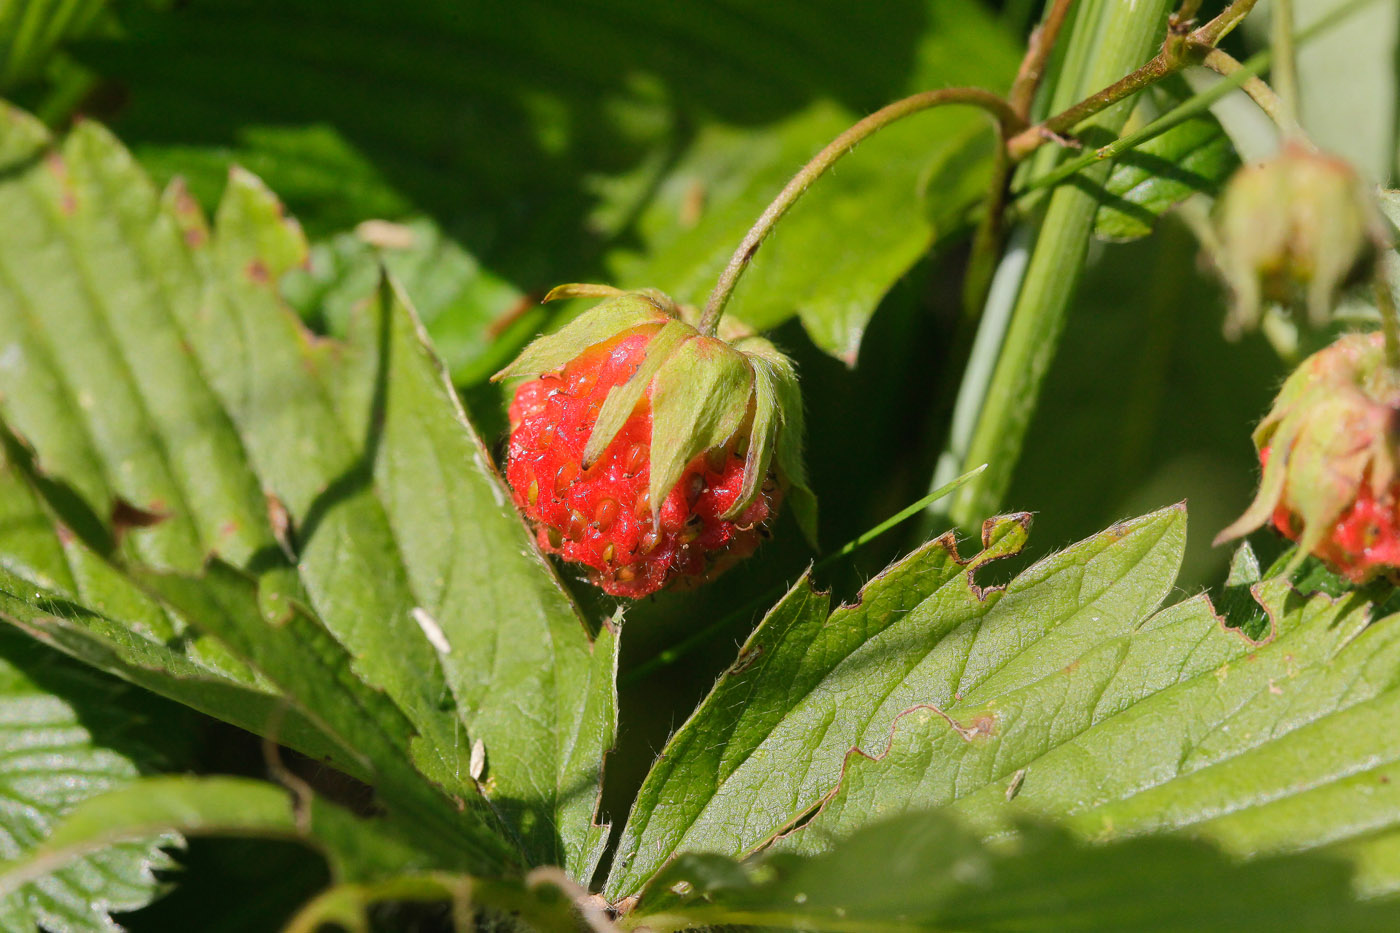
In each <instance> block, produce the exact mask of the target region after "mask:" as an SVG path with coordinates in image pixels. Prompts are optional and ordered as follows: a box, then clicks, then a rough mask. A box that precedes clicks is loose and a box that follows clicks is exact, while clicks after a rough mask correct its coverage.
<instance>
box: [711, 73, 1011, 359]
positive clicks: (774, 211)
mask: <svg viewBox="0 0 1400 933" xmlns="http://www.w3.org/2000/svg"><path fill="white" fill-rule="evenodd" d="M950 105H963V106H971V107H980V108H981V109H983V110H985V111H987V112H988V113H990V114H991V115H992V116H993V117H995V118H996V120H997V127H998V132H999V134H1000V138H1001V139H1005V138H1006V137H1007V136H1009V135H1010V134H1011V133H1013V132H1016V131H1018V130H1019V129H1020V128H1021V127H1022V126H1023V125H1024V122H1025V121H1024V120H1022V119H1021V117H1020V115H1019V114H1017V113H1016V111H1014V110H1012V109H1011V105H1010V104H1009V103H1007V102H1006V101H1005V100H1004V99H1002V98H1000V97H998V96H997V95H995V94H993V93H992V92H990V91H984V90H982V89H980V88H967V87H949V88H938V89H936V90H932V91H924V92H922V93H919V94H914V95H911V96H909V97H906V98H904V99H903V100H897V101H895V102H894V103H892V104H886V105H885V106H884V107H881V108H880V109H879V110H877V111H875V112H874V113H872V114H870V115H869V116H868V117H865V118H864V119H863V120H861V121H859V122H858V123H856V124H854V125H853V126H852V127H851V128H850V129H848V130H846V131H845V132H844V133H842V134H841V135H840V136H837V137H836V138H835V139H833V140H832V141H831V142H830V143H828V144H827V145H826V147H825V148H824V149H822V151H821V152H818V153H817V154H816V155H815V156H813V157H812V159H811V161H810V162H808V163H807V164H806V165H804V166H803V167H802V169H801V171H799V172H798V173H797V174H796V175H794V176H793V177H792V180H791V181H789V182H788V183H787V185H786V186H785V187H784V188H783V190H782V191H780V192H778V195H777V197H775V198H774V199H773V202H772V203H771V204H769V205H768V207H767V209H766V210H764V212H763V213H762V214H761V215H760V216H759V218H758V220H756V221H754V224H753V226H752V227H750V228H749V232H748V233H747V234H746V235H745V236H744V239H743V241H741V242H740V243H739V246H738V248H737V249H735V250H734V255H733V256H732V257H730V259H729V264H728V265H726V266H725V267H724V271H723V272H721V273H720V276H719V281H718V282H716V283H715V287H714V290H713V291H712V292H710V297H709V300H708V301H706V302H705V310H704V312H703V314H702V315H701V317H700V332H701V333H704V334H709V335H711V336H713V335H714V334H715V332H716V330H717V329H718V327H719V321H720V318H721V317H722V316H723V315H724V308H725V305H727V304H728V303H729V299H730V296H732V295H733V294H734V288H735V286H737V285H738V284H739V279H740V278H741V277H742V276H743V274H744V270H745V269H747V268H748V266H749V262H750V261H751V260H752V259H753V256H754V253H756V252H758V248H759V247H760V246H762V245H763V241H764V240H765V239H766V238H767V237H768V234H770V233H772V232H773V228H774V227H775V226H777V224H778V221H779V220H782V218H783V215H784V214H786V213H787V212H788V210H789V209H790V208H791V207H792V206H793V205H794V204H796V203H797V200H798V198H800V197H802V195H803V193H805V192H806V190H807V189H808V188H809V187H811V185H812V182H814V181H816V180H817V179H818V178H820V177H821V176H822V175H824V174H825V173H826V170H827V169H829V168H831V167H832V166H833V165H835V164H836V163H837V161H838V160H840V158H841V157H842V156H844V155H845V154H846V153H848V152H850V151H851V150H852V149H854V148H855V147H856V145H857V144H858V143H861V142H863V141H864V140H865V139H866V138H867V137H869V136H872V135H874V134H875V133H878V132H879V131H880V130H882V129H884V128H885V127H887V126H889V125H890V124H891V123H894V122H896V121H898V120H902V119H904V118H905V117H907V116H910V115H912V114H916V113H920V112H922V111H924V110H930V109H932V108H934V107H945V106H950Z"/></svg>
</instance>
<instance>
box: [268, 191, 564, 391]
mask: <svg viewBox="0 0 1400 933" xmlns="http://www.w3.org/2000/svg"><path fill="white" fill-rule="evenodd" d="M390 237H393V239H391V238H390ZM384 269H388V270H389V272H390V273H391V274H392V275H393V276H394V277H395V278H396V279H397V280H398V281H399V282H400V283H402V285H403V288H404V290H405V291H406V292H407V293H408V294H409V295H411V296H412V297H413V305H414V310H415V311H417V312H418V315H419V317H420V318H421V320H422V321H423V324H424V326H425V327H427V329H428V333H429V334H430V335H431V336H432V339H433V347H434V348H435V349H436V350H437V352H438V353H439V354H441V356H442V359H443V362H445V363H446V364H447V368H448V371H449V372H450V373H451V374H452V380H453V381H454V382H456V383H457V384H458V385H473V384H475V383H478V382H481V381H483V380H484V379H486V378H487V377H488V376H490V375H491V374H492V373H493V372H495V371H496V370H497V369H499V368H501V366H503V365H504V364H505V363H506V361H507V360H508V359H509V354H510V352H511V351H512V350H513V349H514V348H515V347H517V346H519V345H520V343H521V342H522V341H523V340H525V339H526V338H528V337H530V336H532V335H534V334H535V333H536V332H537V331H538V330H539V329H540V327H541V326H542V325H543V323H544V321H545V319H546V316H545V311H544V309H543V308H540V307H538V306H537V304H536V302H535V301H534V300H532V296H529V295H525V294H523V293H522V292H521V291H520V290H519V289H518V288H516V287H515V286H513V285H511V284H510V283H509V282H506V281H505V280H503V279H501V278H500V277H499V276H497V275H495V274H493V273H492V272H491V271H490V270H488V269H485V268H483V267H482V266H481V264H480V263H479V262H478V261H477V260H476V259H475V258H474V257H472V256H471V255H470V254H469V253H467V251H466V250H465V249H463V248H462V246H461V245H460V244H458V243H457V242H456V241H455V240H453V239H452V238H451V237H449V236H447V235H446V234H445V233H444V232H443V231H442V229H441V228H440V227H438V225H437V224H435V223H433V222H432V221H431V220H429V219H427V218H416V219H414V220H412V221H410V222H408V223H406V224H403V225H398V224H394V225H389V224H383V223H370V224H361V225H360V226H359V227H358V228H357V229H356V231H355V232H352V233H341V234H337V235H335V236H332V237H329V238H327V239H325V240H321V241H318V242H316V243H314V244H312V246H311V251H310V254H309V256H308V258H307V264H306V267H305V268H304V269H292V270H291V271H290V272H288V273H287V276H286V277H285V278H284V279H283V281H282V291H283V294H284V295H286V297H287V300H288V302H289V303H290V304H291V305H292V306H293V307H295V308H296V309H297V311H298V312H299V313H300V314H301V315H302V317H304V318H306V319H307V320H308V322H310V323H311V325H312V326H313V327H314V328H315V329H316V330H318V331H322V332H329V333H331V334H335V335H337V336H344V335H345V334H346V333H348V331H349V328H350V320H351V318H352V317H353V316H354V308H355V306H356V305H357V304H359V303H360V302H362V301H365V300H366V299H368V298H369V297H370V296H372V295H373V294H374V291H375V289H376V288H378V287H379V280H380V278H381V277H382V275H383V270H384Z"/></svg>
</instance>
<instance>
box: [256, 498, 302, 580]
mask: <svg viewBox="0 0 1400 933" xmlns="http://www.w3.org/2000/svg"><path fill="white" fill-rule="evenodd" d="M264 498H265V499H266V501H267V521H268V524H269V525H271V526H272V536H273V537H274V538H275V539H277V546H278V547H279V548H281V549H282V553H283V554H285V555H286V557H287V560H289V561H292V562H293V563H295V562H296V559H297V557H296V548H295V546H294V542H293V540H292V515H291V513H290V512H288V511H287V506H286V505H284V504H283V502H282V500H281V499H279V498H277V495H276V494H275V493H271V492H269V493H266V494H265V495H264Z"/></svg>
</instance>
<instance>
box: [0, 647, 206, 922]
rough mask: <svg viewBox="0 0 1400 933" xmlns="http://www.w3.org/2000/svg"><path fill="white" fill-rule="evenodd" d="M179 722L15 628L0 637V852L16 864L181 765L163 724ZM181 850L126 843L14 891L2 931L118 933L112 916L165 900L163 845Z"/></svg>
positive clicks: (166, 840) (154, 836)
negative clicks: (81, 812) (69, 824)
mask: <svg viewBox="0 0 1400 933" xmlns="http://www.w3.org/2000/svg"><path fill="white" fill-rule="evenodd" d="M172 713H175V710H174V709H172V708H169V707H167V706H165V705H163V704H158V703H155V702H153V698H152V697H150V696H149V695H145V696H143V695H142V694H141V692H140V691H137V690H134V689H132V688H131V687H129V686H127V685H125V684H122V683H120V682H119V681H115V680H112V679H111V678H108V677H104V676H102V675H101V674H98V673H96V672H94V671H92V670H90V669H88V668H85V667H83V666H82V665H78V664H74V663H73V662H71V661H69V660H67V659H66V658H63V657H61V656H59V655H58V654H56V653H55V652H52V651H50V650H49V649H47V648H44V647H42V646H40V645H38V644H36V643H35V642H33V641H31V640H29V639H27V638H24V637H23V636H21V635H20V634H19V633H17V632H15V631H14V630H13V629H8V628H7V629H5V630H4V631H0V724H3V725H0V729H3V737H0V742H3V747H4V749H5V754H4V756H3V758H0V794H3V796H4V799H5V802H6V806H5V807H4V808H3V811H0V851H3V852H4V853H5V857H7V858H11V859H12V858H15V857H19V856H26V855H29V854H30V853H32V852H34V851H35V850H36V849H38V848H40V847H41V845H42V844H43V843H44V841H45V839H46V838H47V837H48V836H49V833H50V831H51V830H52V829H53V828H54V826H55V825H56V824H57V823H59V822H60V821H61V819H62V817H63V816H64V815H65V814H66V813H67V812H68V811H69V810H71V809H72V808H73V807H74V806H75V805H79V804H81V803H82V802H83V801H84V800H87V799H89V798H92V797H96V796H99V795H102V794H104V793H106V792H109V791H113V790H116V789H119V788H123V787H125V786H128V785H129V784H130V783H131V782H133V781H135V780H137V778H138V775H139V774H140V773H142V772H145V771H151V770H155V769H159V768H170V767H173V766H176V765H178V763H179V759H180V758H182V757H183V755H182V754H181V750H180V749H179V748H178V747H177V746H178V744H179V743H181V742H182V741H183V739H182V737H180V736H179V735H178V730H170V729H166V728H162V724H161V723H160V722H159V720H161V719H163V718H164V719H166V720H167V721H166V723H165V725H170V723H169V721H168V717H170V716H171V715H172ZM177 842H179V837H178V836H176V835H172V834H170V833H166V832H160V831H148V832H145V833H142V834H140V835H139V836H136V837H133V836H127V837H125V838H123V839H122V840H119V841H118V844H115V845H110V846H105V847H103V848H102V849H100V850H97V851H90V852H88V853H85V854H84V856H83V857H81V858H76V859H73V860H72V861H70V862H69V863H68V864H66V865H64V866H63V867H62V869H61V870H59V871H54V872H51V873H48V874H45V875H44V876H42V877H40V878H37V879H34V880H33V881H31V882H30V883H28V884H24V885H21V886H18V887H8V888H7V889H6V890H5V891H4V894H3V896H0V930H5V931H6V933H27V931H29V930H34V929H38V928H40V927H43V928H44V929H51V930H64V931H72V933H87V931H92V933H98V931H107V930H111V929H113V928H114V927H113V922H112V920H111V919H110V917H109V916H108V915H109V913H110V912H116V911H126V910H133V909H135V908H138V907H141V906H142V905H144V904H146V903H147V902H149V901H150V900H152V899H153V898H154V897H156V896H157V895H158V894H159V893H160V891H161V888H162V884H161V883H160V882H159V881H158V880H157V878H156V876H155V872H156V871H157V870H159V869H165V868H169V867H171V866H172V865H173V862H172V860H171V859H170V857H169V856H168V855H166V854H165V852H163V851H162V849H161V846H162V845H171V844H174V843H177ZM3 870H4V869H3V868H2V867H0V872H3Z"/></svg>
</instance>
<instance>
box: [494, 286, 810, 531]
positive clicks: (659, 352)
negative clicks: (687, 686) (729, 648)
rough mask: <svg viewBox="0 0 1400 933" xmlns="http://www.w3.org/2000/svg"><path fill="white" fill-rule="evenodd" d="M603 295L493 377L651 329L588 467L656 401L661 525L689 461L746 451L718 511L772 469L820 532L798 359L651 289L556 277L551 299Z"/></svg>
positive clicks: (595, 435)
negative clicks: (563, 281)
mask: <svg viewBox="0 0 1400 933" xmlns="http://www.w3.org/2000/svg"><path fill="white" fill-rule="evenodd" d="M573 297H601V298H603V299H604V300H603V301H601V302H599V303H598V304H597V305H595V306H594V307H592V308H590V309H589V310H587V311H585V312H583V313H582V314H580V315H579V316H578V317H576V318H575V319H574V320H572V321H570V322H569V323H568V324H567V325H565V326H564V327H562V328H560V329H559V330H558V331H556V332H554V333H552V334H546V335H544V336H542V337H539V338H537V339H536V340H535V341H533V342H532V343H531V344H530V345H529V346H527V347H526V348H525V349H524V350H523V351H522V352H521V354H520V355H519V356H518V357H517V358H516V359H515V360H514V361H513V362H512V363H511V364H510V365H509V366H507V367H505V368H504V369H502V370H501V371H500V372H498V373H496V375H495V376H493V377H492V379H493V380H495V381H499V380H504V379H515V378H537V377H540V376H543V375H546V374H548V373H552V372H556V371H558V370H560V369H562V368H563V367H564V366H565V365H566V364H568V363H569V362H570V361H572V360H574V359H576V358H577V357H579V355H580V354H582V353H584V352H585V351H586V350H588V349H589V348H591V347H596V346H599V345H600V344H604V343H607V342H608V341H613V340H616V339H617V338H619V337H623V336H626V335H628V334H631V333H645V334H647V336H648V338H649V339H648V342H647V343H646V347H645V351H644V355H643V358H642V361H641V363H640V365H639V366H638V367H637V368H636V371H635V372H634V373H633V374H632V375H631V377H630V378H628V379H627V380H626V381H624V382H621V383H619V384H618V385H616V386H615V387H613V388H612V389H611V390H609V391H608V393H607V395H606V397H605V398H604V400H603V403H602V406H601V408H600V409H599V410H598V412H597V418H596V421H595V422H594V424H593V426H592V430H591V433H590V434H589V435H588V439H587V442H586V444H585V446H584V450H583V456H582V462H581V463H580V464H579V466H580V468H581V469H582V470H584V471H587V470H588V469H589V468H590V467H591V466H592V465H593V463H594V462H595V461H597V459H598V458H599V457H600V456H601V455H602V454H603V453H604V451H606V450H607V449H608V447H609V445H610V444H612V442H613V440H614V439H615V438H616V437H617V436H618V434H619V432H620V431H622V430H623V428H624V426H626V425H627V423H628V421H629V420H630V419H631V418H632V417H633V414H634V412H636V411H637V410H638V406H639V404H641V403H642V401H643V399H644V398H645V399H647V400H648V401H649V404H650V413H651V443H650V451H649V456H650V462H649V467H650V474H649V478H648V489H647V493H648V496H647V498H648V499H649V501H650V504H651V510H652V519H653V523H654V524H659V523H660V510H661V506H662V503H663V502H664V501H665V500H666V498H667V496H668V495H669V494H670V492H671V491H672V489H674V487H675V486H676V484H677V482H678V481H679V480H680V479H681V477H682V475H683V474H685V472H686V469H687V466H688V465H689V464H691V463H692V461H694V460H695V458H696V457H698V456H700V455H701V454H705V453H707V452H712V451H718V450H724V449H729V450H734V451H737V452H739V453H740V454H742V456H743V457H744V461H745V463H744V478H743V485H742V488H741V490H740V492H739V494H738V497H737V498H736V499H735V500H734V502H733V505H732V506H730V507H729V508H728V510H727V511H726V512H725V513H724V515H723V516H722V517H723V518H725V519H730V520H733V519H737V518H738V517H740V516H741V515H743V514H744V513H745V511H746V510H747V509H749V507H750V506H751V505H752V504H753V503H754V501H755V500H756V499H757V498H758V497H759V496H760V494H761V492H762V489H763V486H764V481H765V479H766V478H767V477H768V474H769V472H770V471H772V472H773V473H775V474H776V477H777V480H778V482H779V484H780V485H781V486H782V487H783V488H784V489H785V493H786V498H787V500H788V501H789V502H790V503H791V505H792V508H793V514H794V517H795V518H796V519H797V522H798V525H799V527H800V528H801V529H802V532H803V534H804V535H805V536H806V537H807V538H808V540H809V541H812V542H813V543H815V539H816V497H815V496H814V495H813V494H812V491H811V489H810V488H809V487H808V485H807V478H806V471H805V469H804V467H803V461H802V436H803V416H802V396H801V391H800V389H799V387H798V381H797V371H796V369H795V368H794V366H793V364H792V362H791V361H790V360H789V359H788V358H787V357H786V356H785V355H784V354H783V353H782V352H781V351H779V350H778V349H777V348H776V347H775V346H774V345H773V344H772V343H771V342H769V341H768V340H766V339H764V338H762V337H759V336H757V335H755V334H752V333H750V332H747V331H745V330H744V329H742V328H741V327H736V326H734V325H730V326H729V327H728V328H727V329H726V331H725V334H724V337H721V336H708V335H706V334H704V333H702V332H701V331H700V330H698V329H697V327H696V326H695V325H694V324H693V323H691V320H690V319H691V318H692V315H691V314H690V313H689V312H688V311H684V310H683V309H682V308H680V307H679V306H678V305H677V304H676V303H675V302H674V301H672V300H671V299H670V298H669V297H668V296H666V295H665V294H662V293H661V292H659V291H656V290H654V289H645V290H640V291H627V292H624V291H621V290H618V289H614V288H611V287H608V286H598V285H561V286H559V287H557V288H555V289H553V290H552V291H551V292H550V293H549V294H548V295H547V296H545V299H544V300H545V301H552V300H555V299H558V298H573Z"/></svg>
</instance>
